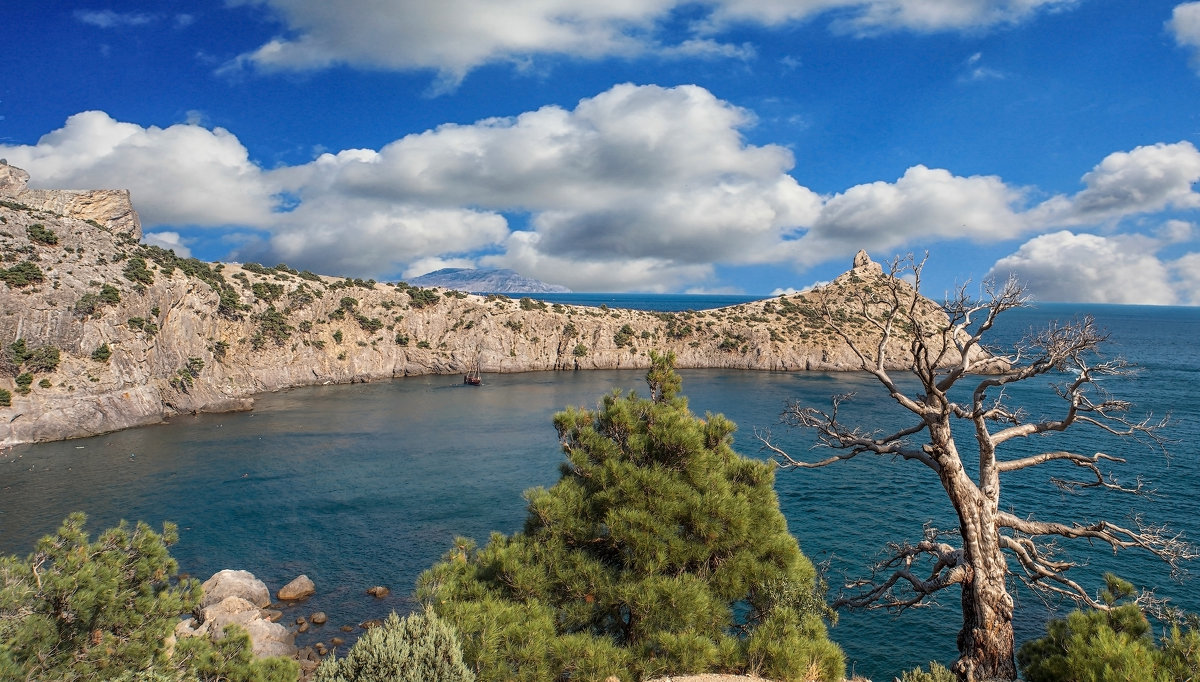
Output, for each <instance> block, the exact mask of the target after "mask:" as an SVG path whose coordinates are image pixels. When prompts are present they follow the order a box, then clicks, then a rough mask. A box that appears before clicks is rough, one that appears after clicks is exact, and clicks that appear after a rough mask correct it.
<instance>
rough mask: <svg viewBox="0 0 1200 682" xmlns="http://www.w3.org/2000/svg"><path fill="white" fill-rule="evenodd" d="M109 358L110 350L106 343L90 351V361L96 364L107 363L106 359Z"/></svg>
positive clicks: (110, 355)
mask: <svg viewBox="0 0 1200 682" xmlns="http://www.w3.org/2000/svg"><path fill="white" fill-rule="evenodd" d="M111 357H112V349H111V348H109V347H108V344H107V343H102V344H100V345H99V346H96V350H94V351H92V359H93V360H95V361H96V362H108V359H109V358H111Z"/></svg>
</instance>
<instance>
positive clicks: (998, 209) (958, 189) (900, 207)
mask: <svg viewBox="0 0 1200 682" xmlns="http://www.w3.org/2000/svg"><path fill="white" fill-rule="evenodd" d="M1024 196H1025V193H1024V192H1023V191H1021V190H1018V189H1014V188H1012V187H1009V186H1008V185H1006V184H1005V183H1004V182H1003V181H1002V180H1001V179H1000V178H998V177H995V176H981V175H976V176H970V177H961V176H956V175H953V174H951V173H950V172H949V171H947V170H944V169H940V168H926V167H925V166H920V165H918V166H913V167H912V168H909V169H908V170H907V171H906V172H905V173H904V175H903V176H902V177H901V178H900V179H898V180H897V181H896V182H894V183H888V182H882V181H881V182H873V183H869V184H864V185H857V186H855V187H851V188H850V189H848V190H846V191H845V192H843V193H841V194H837V195H835V196H833V197H831V198H829V199H828V200H827V201H826V202H825V205H824V206H823V207H822V208H821V211H820V215H819V217H818V218H817V220H816V222H815V224H813V227H812V229H811V230H810V231H809V232H808V233H807V234H806V235H805V236H804V237H803V238H801V239H800V240H798V241H797V242H796V243H795V250H796V252H797V257H798V258H800V259H803V260H804V262H806V263H816V262H822V261H824V260H827V259H829V258H836V257H844V256H848V255H850V254H853V253H855V252H856V251H857V250H858V249H863V248H865V249H867V250H869V251H873V252H890V251H892V250H894V249H896V248H898V247H903V246H905V245H912V244H914V243H929V242H930V241H934V240H943V239H970V240H972V241H976V242H995V241H1003V240H1006V239H1012V238H1013V237H1017V236H1019V235H1021V234H1022V233H1024V232H1025V231H1027V230H1028V229H1029V227H1030V225H1029V223H1028V221H1027V220H1026V218H1025V217H1024V216H1023V215H1022V214H1021V213H1020V212H1019V209H1020V204H1021V202H1022V201H1023V199H1024Z"/></svg>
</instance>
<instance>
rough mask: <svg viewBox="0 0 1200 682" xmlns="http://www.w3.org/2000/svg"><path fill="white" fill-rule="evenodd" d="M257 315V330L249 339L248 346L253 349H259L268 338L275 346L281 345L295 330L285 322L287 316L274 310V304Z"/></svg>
mask: <svg viewBox="0 0 1200 682" xmlns="http://www.w3.org/2000/svg"><path fill="white" fill-rule="evenodd" d="M257 317H258V331H256V332H255V333H254V336H253V337H252V338H251V339H250V346H251V347H252V348H253V349H254V350H261V349H262V348H263V346H265V345H266V342H267V340H268V339H269V340H271V341H274V342H275V345H276V346H282V345H283V344H284V342H285V341H287V340H288V339H289V338H291V336H292V332H294V331H295V328H294V327H292V326H291V325H289V324H288V323H287V316H286V315H284V314H283V313H281V312H279V311H278V310H276V309H275V306H268V307H267V309H266V310H264V311H262V312H261V313H259V314H258V316H257Z"/></svg>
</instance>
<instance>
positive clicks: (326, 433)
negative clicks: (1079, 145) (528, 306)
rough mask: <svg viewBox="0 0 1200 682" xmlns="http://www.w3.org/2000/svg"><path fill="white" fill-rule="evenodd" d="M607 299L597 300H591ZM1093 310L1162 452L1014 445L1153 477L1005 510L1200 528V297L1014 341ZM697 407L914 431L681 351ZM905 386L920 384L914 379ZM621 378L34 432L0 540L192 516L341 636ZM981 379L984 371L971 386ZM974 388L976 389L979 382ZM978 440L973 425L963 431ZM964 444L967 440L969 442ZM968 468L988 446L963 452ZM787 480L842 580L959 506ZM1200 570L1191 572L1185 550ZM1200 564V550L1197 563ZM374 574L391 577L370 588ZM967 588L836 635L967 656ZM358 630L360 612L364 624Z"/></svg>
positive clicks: (801, 436) (1098, 443)
mask: <svg viewBox="0 0 1200 682" xmlns="http://www.w3.org/2000/svg"><path fill="white" fill-rule="evenodd" d="M589 297H590V298H589ZM535 298H539V299H543V300H547V301H551V302H563V303H580V304H588V305H597V306H598V305H601V304H604V305H607V306H609V307H638V308H644V309H656V310H686V309H694V310H702V309H706V308H710V307H715V306H720V305H729V304H731V303H737V302H741V301H744V300H748V297H706V296H662V297H656V296H640V295H639V296H628V295H623V294H621V295H599V294H564V295H537V296H535ZM1085 316H1091V317H1093V318H1094V319H1095V320H1096V324H1097V325H1098V326H1099V327H1100V328H1102V329H1104V330H1106V331H1107V333H1108V334H1109V338H1108V341H1107V342H1106V344H1105V345H1104V346H1103V352H1104V355H1105V359H1106V360H1118V359H1123V360H1125V361H1128V362H1130V363H1132V364H1133V365H1136V367H1137V370H1136V372H1134V373H1132V374H1129V375H1125V376H1113V377H1106V378H1104V379H1102V380H1101V386H1102V387H1104V388H1105V389H1106V390H1108V391H1110V392H1111V393H1112V395H1114V396H1117V397H1121V398H1124V399H1127V400H1130V401H1131V402H1132V407H1131V410H1130V414H1131V415H1133V416H1136V417H1138V418H1139V419H1141V418H1142V417H1145V418H1147V419H1149V420H1151V421H1157V420H1159V419H1162V418H1164V417H1169V425H1168V427H1167V428H1166V429H1164V430H1163V431H1162V432H1161V433H1162V434H1163V435H1164V436H1166V437H1167V438H1168V439H1170V442H1169V443H1168V446H1167V448H1166V451H1165V452H1164V451H1163V450H1161V449H1156V448H1155V447H1152V446H1151V445H1149V444H1146V443H1137V442H1131V441H1128V440H1125V439H1117V438H1113V437H1111V436H1108V435H1106V434H1103V433H1099V432H1097V431H1096V430H1094V429H1093V430H1089V431H1085V430H1083V429H1074V430H1072V431H1069V432H1067V433H1065V434H1056V435H1053V436H1047V437H1039V438H1036V439H1033V440H1031V441H1023V442H1018V443H1014V444H1012V446H1010V447H1008V449H1006V450H1004V451H1002V453H1001V456H1002V457H1016V456H1020V455H1021V454H1027V453H1030V452H1034V451H1036V450H1038V449H1067V448H1071V449H1075V450H1077V451H1081V452H1085V453H1089V454H1090V453H1093V452H1107V453H1110V454H1112V455H1114V456H1119V457H1122V458H1125V459H1126V460H1127V462H1126V463H1125V464H1120V465H1116V466H1114V467H1113V475H1114V476H1116V477H1117V478H1118V480H1120V481H1121V482H1123V483H1134V482H1137V481H1142V482H1143V484H1144V486H1145V489H1146V490H1148V491H1153V492H1154V494H1153V495H1151V496H1146V495H1140V496H1134V495H1127V494H1121V493H1114V492H1111V491H1102V490H1095V489H1092V490H1083V491H1079V492H1075V493H1072V492H1071V491H1068V490H1063V489H1061V488H1058V487H1055V486H1054V485H1052V484H1051V479H1052V478H1053V477H1071V476H1073V475H1077V474H1079V473H1080V472H1079V471H1076V470H1075V467H1072V466H1070V465H1065V464H1059V465H1056V466H1043V467H1037V468H1034V469H1032V470H1026V471H1022V472H1020V473H1015V474H1011V475H1010V477H1009V479H1006V480H1005V482H1004V483H1005V485H1004V488H1003V492H1002V505H1003V507H1004V508H1005V509H1009V510H1011V511H1012V512H1013V513H1015V514H1018V515H1020V516H1022V517H1031V518H1036V519H1043V520H1054V521H1062V522H1067V523H1071V522H1081V523H1087V522H1090V521H1094V520H1097V519H1100V518H1105V519H1109V520H1110V521H1113V522H1115V523H1119V524H1122V525H1130V524H1132V523H1133V519H1134V518H1135V517H1140V518H1143V519H1144V520H1145V521H1147V522H1155V523H1166V524H1167V525H1169V526H1170V528H1171V529H1172V532H1181V533H1183V534H1184V535H1185V536H1187V537H1189V538H1191V539H1192V540H1194V541H1195V540H1200V513H1197V512H1200V504H1198V499H1200V497H1198V492H1200V487H1198V486H1200V457H1198V455H1200V449H1198V446H1197V443H1200V405H1198V395H1197V394H1198V392H1200V344H1198V343H1197V339H1198V338H1200V308H1179V307H1141V306H1106V305H1078V304H1071V305H1066V304H1042V305H1037V306H1035V307H1031V308H1027V309H1021V310H1015V311H1011V312H1009V313H1008V314H1007V315H1005V316H1004V317H1002V318H1001V320H1000V324H999V325H998V327H997V329H996V330H995V332H994V334H993V335H992V345H993V346H994V347H996V348H998V349H1003V348H1009V347H1012V345H1013V344H1015V343H1017V342H1018V341H1020V340H1021V339H1023V338H1026V337H1027V336H1028V335H1029V334H1030V333H1031V332H1036V331H1037V330H1040V329H1045V328H1047V327H1048V326H1050V325H1055V324H1066V323H1073V322H1076V321H1079V320H1081V319H1083V318H1084V317H1085ZM680 374H681V376H682V378H683V393H684V394H686V395H687V396H688V398H689V401H690V407H691V409H692V411H693V412H695V413H696V414H699V415H703V414H705V413H707V412H712V413H724V414H725V415H726V416H727V417H729V418H730V419H732V420H733V421H734V422H736V423H737V424H738V425H739V430H738V432H737V434H736V435H735V447H736V448H737V449H738V450H739V451H740V452H741V453H742V454H744V455H746V456H748V457H759V458H762V457H766V453H765V452H764V450H763V447H762V442H761V440H760V438H763V437H769V438H770V439H771V441H772V442H773V443H775V444H777V445H779V446H781V447H784V448H785V449H787V450H788V451H790V452H793V453H795V454H796V455H798V456H804V457H810V458H816V457H820V456H822V454H823V452H822V451H821V450H820V449H819V448H817V447H816V443H815V442H814V439H813V436H812V434H810V433H807V432H803V431H796V430H792V429H789V428H788V427H786V426H785V425H783V424H781V423H780V419H779V415H780V413H781V412H782V411H783V410H784V409H785V407H786V405H787V404H788V403H789V401H798V402H799V403H801V404H804V405H814V406H827V405H828V404H829V399H830V397H831V396H833V395H845V394H853V395H854V398H853V400H851V401H850V402H848V403H846V404H845V405H844V406H843V411H842V418H843V421H845V422H847V423H860V424H863V425H864V427H865V428H868V429H888V428H895V427H897V426H903V425H905V424H907V423H908V422H907V421H906V420H905V414H904V413H903V411H902V410H901V409H900V408H899V407H898V406H897V405H895V404H894V403H893V402H892V401H891V400H890V398H888V396H887V395H886V393H885V392H884V391H883V390H882V388H881V387H880V386H879V385H878V384H877V383H876V382H875V380H874V379H872V378H870V377H867V376H865V375H863V374H857V373H804V372H760V371H731V370H683V371H681V372H680ZM1070 378H1071V376H1070V375H1069V374H1067V373H1064V374H1061V375H1055V376H1051V377H1044V378H1041V379H1038V380H1035V381H1033V382H1029V385H1027V386H1021V387H1018V388H1016V389H1014V390H1012V391H1010V393H1009V398H1010V399H1011V400H1012V401H1015V402H1017V403H1018V404H1020V405H1021V406H1022V407H1023V409H1024V410H1025V411H1026V413H1027V414H1028V415H1029V416H1030V417H1042V416H1053V415H1058V414H1061V412H1062V401H1061V400H1060V399H1059V398H1058V397H1057V395H1056V394H1055V393H1054V390H1053V385H1054V384H1055V383H1061V382H1063V381H1066V380H1069V379H1070ZM905 385H906V386H908V387H909V388H913V384H912V382H906V383H905ZM613 389H620V390H623V391H629V390H636V391H639V392H641V393H642V394H645V392H646V389H645V384H644V376H643V373H642V372H639V371H603V370H598V371H574V372H571V371H563V372H529V373H521V374H485V375H484V376H483V385H482V386H480V387H470V386H464V385H463V384H462V380H461V377H458V376H418V377H408V378H404V379H397V380H393V381H385V382H378V383H370V384H355V385H340V386H312V387H305V388H297V389H293V390H287V391H280V392H277V393H272V394H266V395H262V396H260V397H258V398H257V400H256V402H255V407H254V409H253V410H252V411H250V412H242V413H229V414H202V415H196V416H181V417H175V418H172V419H171V420H170V422H169V423H166V424H162V425H156V426H149V427H144V428H137V429H130V430H126V431H121V432H116V433H110V434H106V435H102V436H96V437H93V438H85V439H78V440H70V441H63V442H56V443H45V444H37V445H26V446H18V447H14V448H11V449H9V450H5V451H3V452H0V553H3V554H17V555H21V556H24V555H26V554H28V553H29V552H31V551H32V549H33V546H34V543H35V542H36V541H37V539H38V538H39V537H41V536H43V535H46V534H49V533H52V532H53V531H54V530H55V529H56V528H57V526H58V525H59V524H60V523H61V521H62V520H63V519H64V518H65V517H66V516H67V515H68V514H69V513H71V512H73V511H83V512H85V513H86V514H87V515H88V519H89V528H90V529H91V530H92V531H93V533H97V532H99V531H100V530H102V529H104V528H107V527H110V526H112V525H114V524H116V523H117V522H119V521H120V520H122V519H128V520H130V521H134V520H143V521H146V522H148V523H150V524H151V525H153V526H156V527H158V526H160V525H161V524H162V523H163V522H164V521H171V522H174V523H176V524H178V526H179V531H180V532H179V536H180V539H179V542H178V544H176V545H174V546H173V547H172V554H173V556H174V557H176V558H177V559H178V561H179V565H180V569H181V571H183V572H185V573H187V574H189V575H193V576H196V577H199V578H201V579H203V578H207V577H208V576H209V575H211V574H212V573H214V572H216V571H218V570H220V569H223V568H236V569H245V570H249V571H251V572H253V573H254V574H255V575H257V576H258V577H260V578H262V579H263V580H264V581H265V582H266V583H267V585H268V586H270V587H271V589H272V591H274V590H277V589H278V588H279V587H281V586H282V585H283V584H285V583H286V582H288V581H289V580H291V579H292V578H294V577H296V576H298V575H300V574H306V575H308V576H309V577H310V578H312V579H313V581H314V582H315V583H316V586H317V593H316V595H315V596H313V597H312V598H311V599H310V600H309V601H308V602H306V603H304V604H302V605H300V606H297V607H293V608H291V609H290V610H289V612H288V616H287V618H289V619H290V618H294V617H295V616H298V615H307V614H309V613H311V612H314V611H324V612H326V613H327V614H328V616H329V625H327V626H325V628H324V629H322V628H316V629H313V630H310V631H309V632H308V633H306V634H304V635H302V636H301V637H300V638H299V640H298V641H299V643H300V644H305V643H312V642H315V641H324V642H326V643H328V641H329V638H330V637H332V636H335V635H339V636H345V635H344V634H343V633H341V631H340V630H336V629H335V628H336V627H337V626H339V625H356V624H358V623H360V622H363V621H365V620H368V619H373V618H379V617H382V616H386V615H387V613H389V612H390V611H393V610H394V611H397V612H400V613H404V612H407V611H409V610H411V609H413V608H414V606H415V604H414V602H413V601H412V598H411V594H412V591H413V587H414V584H415V581H416V579H417V576H418V575H419V574H420V573H421V571H423V570H424V569H426V568H427V567H429V566H430V565H431V564H433V563H434V562H435V561H437V560H438V559H439V558H440V557H441V556H442V555H443V554H445V553H446V552H447V551H448V550H449V548H450V547H451V544H452V542H453V541H454V538H455V537H456V536H464V537H469V538H474V539H475V540H477V541H479V542H480V543H484V542H486V541H487V538H488V536H489V534H491V533H493V532H500V533H511V532H513V531H516V530H518V529H520V528H521V526H522V523H523V521H524V518H525V514H526V509H525V502H524V500H523V498H522V491H524V490H527V489H529V488H531V487H535V486H550V485H553V483H554V482H555V480H556V479H557V477H558V465H559V463H560V462H561V461H562V454H561V451H560V448H559V444H558V441H557V437H556V434H555V431H554V428H553V426H552V423H551V420H552V416H553V415H554V413H555V412H556V411H559V410H561V409H563V408H564V407H566V406H594V405H595V404H596V403H597V402H598V401H599V399H600V398H601V397H602V396H603V395H605V394H606V393H608V392H610V391H612V390H613ZM966 390H968V391H969V387H968V388H967V389H966ZM963 395H966V392H964V394H963ZM958 436H959V443H960V448H961V449H962V450H964V451H965V452H968V453H969V451H970V448H969V445H970V443H971V434H970V433H969V432H967V431H964V432H962V433H959V434H958ZM968 460H969V457H968ZM968 466H969V465H968ZM776 490H777V492H778V495H779V502H780V505H781V508H782V510H783V512H784V514H785V515H786V517H787V519H788V523H789V527H790V529H791V532H792V533H793V534H794V535H795V537H796V539H797V540H798V541H799V543H800V546H801V549H802V550H803V551H804V552H805V553H806V554H807V555H808V556H809V557H810V558H811V559H812V560H813V561H814V562H816V563H818V564H820V565H821V566H822V567H823V569H824V570H825V571H826V576H827V580H828V582H829V585H830V596H831V597H832V596H834V595H836V594H837V593H838V591H839V589H840V588H841V586H842V585H843V584H845V583H846V582H847V581H849V580H853V579H856V578H862V577H869V575H870V571H871V566H872V564H873V563H875V562H877V561H878V560H879V559H880V558H881V557H883V556H884V554H883V553H884V551H885V550H886V548H887V545H888V543H895V542H904V541H909V542H915V541H918V540H920V539H921V537H922V533H923V532H924V531H925V529H926V528H932V527H938V528H951V527H953V525H954V516H953V512H952V510H951V509H950V507H949V505H948V503H947V502H946V499H945V495H944V493H943V492H942V490H941V488H940V486H939V484H938V481H937V479H936V477H935V476H934V475H933V474H932V472H931V471H929V470H927V469H925V468H924V467H923V466H921V465H919V464H917V463H915V462H905V461H901V460H895V459H892V458H886V457H877V456H866V455H863V456H860V457H859V458H856V459H854V460H851V461H848V462H841V463H839V464H837V465H835V466H830V467H826V468H823V469H816V470H801V471H779V472H778V473H777V476H776ZM1058 549H1059V552H1060V556H1063V557H1069V558H1071V559H1074V560H1076V561H1077V562H1078V563H1079V566H1078V567H1076V568H1074V569H1072V571H1071V577H1072V578H1073V579H1075V580H1076V581H1078V582H1080V583H1082V584H1084V585H1086V586H1088V588H1089V589H1090V590H1092V591H1096V590H1099V589H1100V588H1101V587H1102V584H1103V580H1102V576H1103V574H1104V573H1105V572H1109V571H1111V572H1114V573H1116V574H1118V575H1120V576H1122V577H1124V578H1126V579H1129V580H1131V581H1132V582H1134V583H1135V585H1137V586H1138V587H1139V588H1144V589H1152V590H1154V591H1155V592H1156V593H1157V594H1158V595H1159V596H1162V597H1166V598H1169V599H1170V600H1171V603H1172V604H1173V605H1175V606H1177V607H1180V608H1183V609H1186V610H1190V611H1196V612H1200V590H1198V589H1197V583H1196V582H1195V579H1194V578H1191V577H1189V576H1188V574H1187V573H1186V572H1185V573H1182V574H1172V571H1171V570H1170V569H1169V567H1167V566H1165V565H1164V564H1163V563H1162V562H1160V561H1157V560H1155V559H1153V558H1152V557H1150V556H1148V555H1147V554H1146V553H1145V552H1140V551H1138V550H1123V551H1121V552H1119V553H1117V554H1115V555H1114V553H1113V552H1112V551H1111V550H1110V549H1108V548H1107V547H1104V546H1100V545H1089V544H1088V543H1086V542H1071V541H1067V542H1064V543H1061V544H1060V546H1059V548H1058ZM1183 568H1184V569H1187V568H1189V567H1188V566H1186V565H1185V566H1184V567H1183ZM1190 568H1191V569H1192V570H1193V571H1195V570H1197V569H1200V563H1198V564H1197V565H1196V566H1191V567H1190ZM373 585H383V586H387V587H389V588H390V589H391V591H392V592H391V595H390V596H388V597H387V598H384V599H375V598H374V597H370V596H367V595H366V594H365V591H366V589H367V588H369V587H371V586H373ZM1012 591H1013V594H1014V596H1015V598H1016V602H1017V607H1016V620H1015V627H1016V631H1017V638H1018V640H1019V641H1025V640H1028V639H1030V638H1032V637H1036V636H1038V635H1039V634H1040V633H1042V632H1044V627H1045V622H1046V620H1047V619H1048V618H1050V617H1052V616H1053V615H1063V614H1064V613H1065V612H1066V611H1067V610H1069V608H1070V605H1069V604H1061V603H1057V602H1054V601H1044V600H1043V599H1041V598H1040V597H1039V596H1038V595H1037V594H1035V593H1033V592H1030V591H1029V590H1028V589H1026V588H1024V587H1022V586H1021V585H1019V584H1017V583H1016V582H1014V585H1013V586H1012ZM960 617H961V614H960V610H959V605H958V594H957V592H956V591H955V590H947V591H945V592H943V593H942V596H941V598H940V599H939V601H938V603H936V604H931V605H929V606H925V607H921V608H912V609H908V610H906V611H904V612H901V613H892V612H888V611H883V610H867V611H843V612H841V613H840V614H839V618H838V620H837V623H836V625H834V626H833V627H831V628H830V636H831V637H832V638H833V639H834V640H835V641H837V642H838V643H839V644H840V645H841V646H842V648H843V649H844V650H845V652H846V655H847V661H848V672H852V673H856V674H858V675H863V676H866V677H868V678H871V679H874V680H876V681H879V680H890V679H891V678H892V677H893V676H896V675H898V674H899V673H900V672H901V671H903V670H906V669H909V668H912V667H914V666H916V665H920V664H925V663H927V662H928V661H930V660H938V661H942V662H946V663H948V662H949V661H951V660H953V659H954V658H955V655H956V652H955V636H956V633H957V631H958V628H959V625H960ZM356 632H357V631H356Z"/></svg>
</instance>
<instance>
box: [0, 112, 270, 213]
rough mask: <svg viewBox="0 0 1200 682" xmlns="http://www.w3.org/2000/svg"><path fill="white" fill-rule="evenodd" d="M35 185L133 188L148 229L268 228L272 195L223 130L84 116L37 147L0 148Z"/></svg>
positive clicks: (100, 114)
mask: <svg viewBox="0 0 1200 682" xmlns="http://www.w3.org/2000/svg"><path fill="white" fill-rule="evenodd" d="M0 156H4V157H7V158H8V160H9V163H11V164H12V165H14V166H19V167H21V168H24V169H26V170H28V171H29V173H30V175H31V179H30V186H32V187H47V188H52V187H60V188H86V189H128V190H130V191H131V193H132V195H133V200H134V204H135V205H136V206H137V209H138V213H139V214H140V215H141V217H142V220H143V221H144V222H145V223H146V224H147V225H225V224H249V225H263V224H266V223H268V222H269V221H270V215H271V210H272V204H273V202H272V200H271V194H273V191H272V190H270V189H269V188H268V186H267V185H266V184H265V182H264V179H263V173H262V171H261V169H259V168H258V166H256V165H255V164H254V163H252V162H251V161H250V159H249V155H248V153H247V151H246V148H245V147H244V146H242V143H241V142H239V141H238V139H237V138H236V137H234V135H233V134H232V133H230V132H229V131H227V130H225V129H223V128H214V129H212V130H207V129H205V128H201V127H199V126H195V125H186V124H180V125H173V126H170V127H169V128H158V127H155V126H150V127H148V128H143V127H142V126H139V125H136V124H133V123H122V122H118V121H115V120H113V119H112V118H111V117H110V116H109V115H108V114H106V113H104V112H102V111H85V112H83V113H79V114H75V115H74V116H71V117H70V118H68V119H67V122H66V124H65V125H64V126H63V127H62V128H59V129H58V130H55V131H53V132H51V133H48V134H46V135H44V136H42V138H41V139H39V140H38V143H37V144H36V145H15V146H7V145H0Z"/></svg>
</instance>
